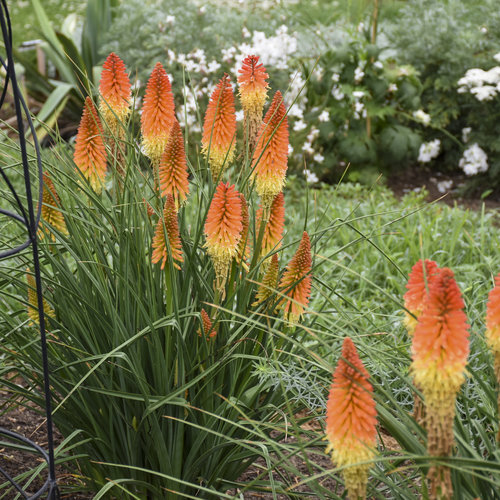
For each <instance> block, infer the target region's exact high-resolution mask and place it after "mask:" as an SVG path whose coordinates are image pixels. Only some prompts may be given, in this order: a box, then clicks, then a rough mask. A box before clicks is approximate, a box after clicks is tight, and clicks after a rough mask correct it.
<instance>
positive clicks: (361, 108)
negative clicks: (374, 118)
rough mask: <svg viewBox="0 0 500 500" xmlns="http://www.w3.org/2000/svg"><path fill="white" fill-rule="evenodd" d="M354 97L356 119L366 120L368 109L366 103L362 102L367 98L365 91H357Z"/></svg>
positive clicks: (353, 94)
mask: <svg viewBox="0 0 500 500" xmlns="http://www.w3.org/2000/svg"><path fill="white" fill-rule="evenodd" d="M352 97H353V98H354V115H353V116H354V119H355V120H359V119H360V118H366V108H365V104H364V102H362V99H363V97H365V93H364V91H363V90H355V91H354V92H353V93H352Z"/></svg>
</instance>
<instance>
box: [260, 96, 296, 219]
mask: <svg viewBox="0 0 500 500" xmlns="http://www.w3.org/2000/svg"><path fill="white" fill-rule="evenodd" d="M287 168H288V119H287V117H286V108H285V104H284V103H283V97H282V95H281V93H280V92H279V91H278V92H276V94H274V99H273V102H272V103H271V106H270V108H269V110H268V112H267V113H266V116H265V118H264V122H263V124H262V125H261V127H260V130H259V133H258V139H257V147H256V148H255V152H254V155H253V163H252V169H253V171H252V179H255V186H256V189H257V193H258V194H259V196H260V197H261V200H262V206H263V208H264V210H267V209H269V208H270V206H271V204H272V202H273V200H274V198H275V197H276V195H278V194H279V193H280V192H281V191H282V190H283V186H284V185H285V176H286V171H287Z"/></svg>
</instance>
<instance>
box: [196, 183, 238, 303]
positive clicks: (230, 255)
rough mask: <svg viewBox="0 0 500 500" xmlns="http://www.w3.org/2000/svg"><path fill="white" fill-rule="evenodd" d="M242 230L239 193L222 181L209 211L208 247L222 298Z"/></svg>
mask: <svg viewBox="0 0 500 500" xmlns="http://www.w3.org/2000/svg"><path fill="white" fill-rule="evenodd" d="M242 230H243V221H242V215H241V198H240V193H238V191H236V189H235V188H234V185H233V186H230V185H229V183H226V184H224V183H223V182H221V183H220V184H219V185H218V186H217V189H216V190H215V193H214V197H213V199H212V203H211V204H210V208H209V209H208V214H207V220H206V223H205V236H206V244H205V246H206V248H207V253H208V255H209V256H210V258H211V259H212V262H213V265H214V269H215V277H216V281H215V287H216V289H217V290H218V291H219V292H220V293H221V295H222V297H224V295H225V290H224V287H225V284H226V280H227V275H228V273H229V268H230V266H231V262H232V260H233V259H234V258H235V257H237V255H238V245H239V243H240V240H241V232H242Z"/></svg>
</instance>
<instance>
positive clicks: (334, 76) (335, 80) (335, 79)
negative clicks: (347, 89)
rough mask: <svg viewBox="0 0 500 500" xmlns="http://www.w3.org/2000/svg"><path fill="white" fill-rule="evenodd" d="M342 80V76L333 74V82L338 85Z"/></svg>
mask: <svg viewBox="0 0 500 500" xmlns="http://www.w3.org/2000/svg"><path fill="white" fill-rule="evenodd" d="M339 80H340V75H339V74H338V73H333V75H332V82H333V83H337V82H338V81H339Z"/></svg>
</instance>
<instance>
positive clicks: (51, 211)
mask: <svg viewBox="0 0 500 500" xmlns="http://www.w3.org/2000/svg"><path fill="white" fill-rule="evenodd" d="M42 177H43V196H42V219H43V220H44V221H45V222H47V224H49V225H51V226H52V227H54V228H55V229H57V230H58V231H59V232H60V233H62V234H68V228H67V227H66V222H65V221H64V216H63V214H62V212H61V210H59V208H57V207H59V206H61V200H60V199H59V196H58V194H57V192H56V188H55V187H54V183H53V182H52V179H51V178H50V177H49V174H47V173H44V174H43V176H42ZM39 235H40V238H43V236H44V232H43V230H42V228H40V232H39ZM51 239H52V241H54V240H55V236H54V234H53V233H52V234H51Z"/></svg>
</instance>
